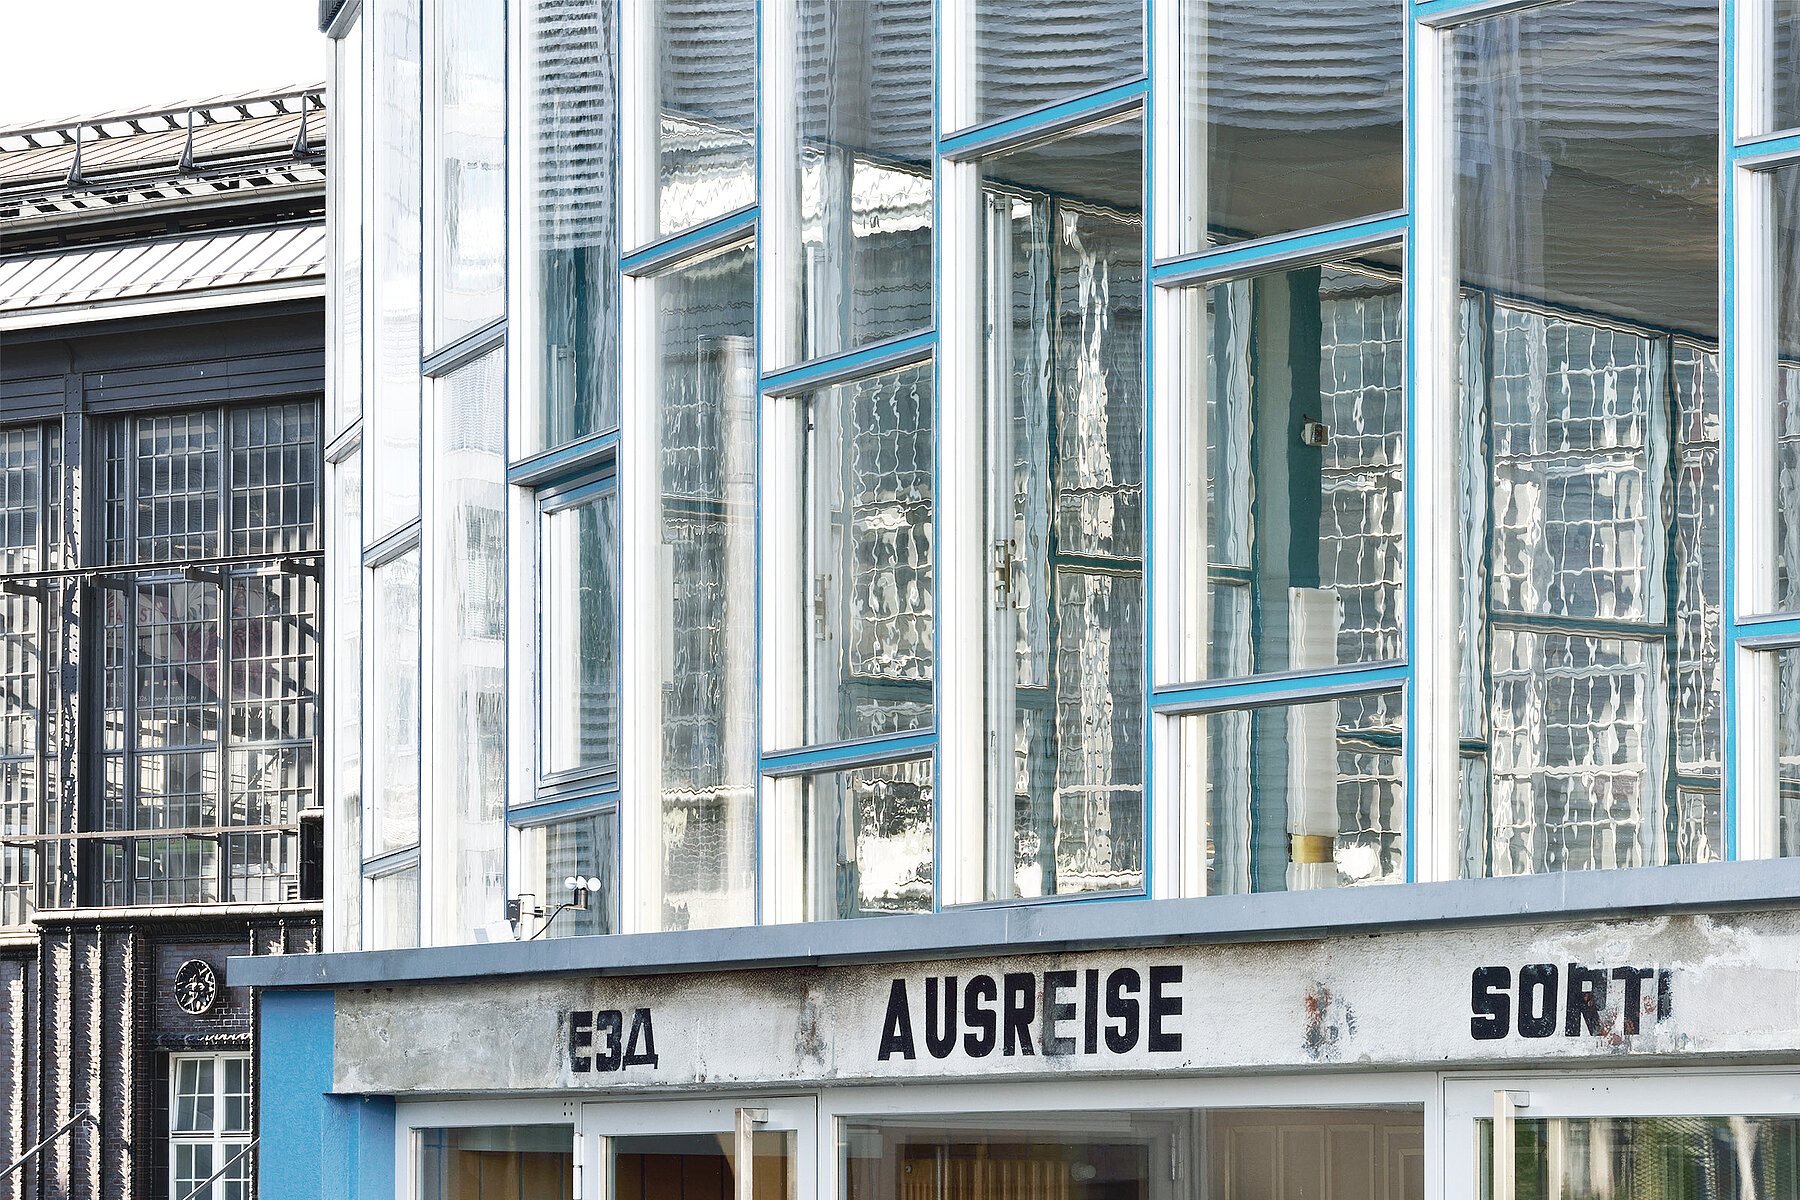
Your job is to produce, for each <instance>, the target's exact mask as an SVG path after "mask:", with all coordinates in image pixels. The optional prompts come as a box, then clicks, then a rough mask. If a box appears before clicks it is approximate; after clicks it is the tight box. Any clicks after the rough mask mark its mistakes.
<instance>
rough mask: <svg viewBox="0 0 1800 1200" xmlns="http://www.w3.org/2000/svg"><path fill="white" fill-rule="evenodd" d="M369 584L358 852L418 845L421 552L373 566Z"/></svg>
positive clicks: (365, 853)
mask: <svg viewBox="0 0 1800 1200" xmlns="http://www.w3.org/2000/svg"><path fill="white" fill-rule="evenodd" d="M370 582H371V586H370V589H369V591H370V600H371V601H372V603H371V604H370V606H369V607H370V612H369V628H370V629H371V630H372V631H373V635H374V651H375V661H374V664H373V669H372V674H373V678H372V679H371V680H370V681H369V684H370V687H369V709H370V711H369V717H370V720H371V724H370V726H369V730H368V732H369V735H370V737H371V738H372V739H373V740H372V742H371V744H370V745H369V746H368V747H367V749H368V751H369V757H370V759H371V761H372V765H373V767H374V770H375V775H374V778H373V779H372V781H371V782H372V783H373V785H374V791H375V794H374V795H372V796H370V797H369V803H368V809H367V816H366V817H365V821H366V826H365V830H364V834H363V851H362V852H363V857H364V858H373V857H375V856H376V855H378V854H386V853H388V852H389V851H393V850H401V849H405V848H406V847H408V846H416V845H418V842H419V738H420V726H419V721H420V707H419V704H420V696H419V689H420V683H419V670H420V660H419V653H420V645H419V551H418V548H417V547H415V548H413V549H411V550H408V551H407V552H406V553H405V554H402V555H401V556H400V557H399V558H396V559H395V560H394V561H393V562H390V563H386V564H384V565H383V566H380V567H377V568H376V569H375V570H374V572H373V577H372V579H371V581H370Z"/></svg>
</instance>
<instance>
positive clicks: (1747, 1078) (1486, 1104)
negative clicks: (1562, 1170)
mask: <svg viewBox="0 0 1800 1200" xmlns="http://www.w3.org/2000/svg"><path fill="white" fill-rule="evenodd" d="M1498 1104H1504V1105H1505V1107H1506V1109H1507V1111H1508V1114H1509V1116H1510V1117H1511V1118H1512V1119H1516V1120H1539V1119H1546V1118H1556V1117H1569V1118H1587V1117H1625V1118H1630V1117H1730V1116H1738V1117H1751V1116H1794V1115H1800V1073H1796V1072H1794V1071H1792V1070H1778V1069H1773V1068H1740V1069H1738V1070H1736V1071H1732V1072H1729V1073H1724V1072H1719V1071H1717V1070H1712V1071H1707V1070H1692V1071H1688V1070H1669V1071H1655V1072H1652V1071H1644V1072H1625V1071H1609V1072H1606V1073H1604V1074H1596V1075H1585V1074H1572V1073H1570V1072H1568V1071H1554V1072H1550V1071H1546V1072H1528V1073H1512V1074H1506V1075H1454V1076H1446V1077H1445V1079H1444V1085H1443V1099H1442V1111H1443V1122H1442V1130H1443V1133H1442V1143H1441V1162H1442V1175H1441V1178H1439V1180H1438V1185H1439V1188H1440V1194H1441V1195H1442V1196H1444V1197H1446V1198H1448V1197H1454V1196H1478V1195H1480V1192H1479V1190H1478V1189H1479V1187H1480V1184H1481V1179H1480V1174H1479V1172H1480V1162H1481V1147H1480V1139H1481V1122H1483V1121H1492V1120H1493V1119H1494V1115H1495V1111H1496V1105H1498Z"/></svg>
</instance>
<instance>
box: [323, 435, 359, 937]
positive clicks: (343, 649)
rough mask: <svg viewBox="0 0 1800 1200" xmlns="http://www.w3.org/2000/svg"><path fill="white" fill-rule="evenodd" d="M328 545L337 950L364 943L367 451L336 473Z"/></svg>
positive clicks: (332, 887)
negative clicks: (364, 456) (364, 518)
mask: <svg viewBox="0 0 1800 1200" xmlns="http://www.w3.org/2000/svg"><path fill="white" fill-rule="evenodd" d="M329 479H330V483H329V484H328V488H329V503H330V505H331V512H330V516H329V518H328V520H329V526H328V528H329V530H330V535H329V537H328V539H327V541H326V548H327V551H328V553H329V554H330V561H329V563H328V564H327V566H326V570H327V571H328V572H329V574H328V575H327V577H326V578H327V581H328V585H329V587H330V588H331V591H332V593H333V596H332V607H331V611H330V614H329V615H328V617H327V619H326V626H325V627H326V629H327V631H328V632H329V633H330V635H331V647H332V650H331V675H330V683H331V709H330V711H331V714H332V715H331V755H330V763H331V767H330V769H331V771H332V772H333V775H334V778H333V779H332V789H333V795H334V796H335V810H334V811H333V813H332V815H331V817H330V819H329V820H328V821H327V822H326V830H327V837H329V838H330V839H331V843H332V844H331V849H330V851H329V852H328V853H327V856H326V862H327V865H328V869H330V870H331V871H332V873H333V877H332V879H331V881H330V883H329V884H328V885H327V886H328V892H327V894H328V896H329V898H330V899H331V904H330V905H328V907H327V911H328V912H330V913H331V916H332V925H333V929H332V935H331V936H332V941H331V942H330V944H329V948H330V949H332V950H358V949H361V948H362V813H363V807H362V804H363V783H362V765H363V744H362V743H363V728H362V725H363V655H362V647H363V611H362V598H363V569H362V538H361V533H360V530H361V528H362V454H361V452H360V451H358V452H357V453H355V454H353V455H351V456H350V457H349V458H348V459H346V460H345V461H344V462H342V463H340V464H337V465H335V466H333V467H332V468H331V469H330V472H329Z"/></svg>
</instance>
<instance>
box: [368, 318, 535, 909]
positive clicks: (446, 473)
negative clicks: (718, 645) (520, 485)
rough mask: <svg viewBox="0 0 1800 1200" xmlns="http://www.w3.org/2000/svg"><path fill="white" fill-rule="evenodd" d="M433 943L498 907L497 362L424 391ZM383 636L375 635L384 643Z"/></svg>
mask: <svg viewBox="0 0 1800 1200" xmlns="http://www.w3.org/2000/svg"><path fill="white" fill-rule="evenodd" d="M433 391H434V392H435V395H434V397H433V408H434V415H435V418H436V419H435V420H434V421H433V422H432V437H433V441H434V443H435V444H434V445H433V447H432V464H433V465H432V484H433V488H434V490H435V491H436V493H437V494H436V497H435V503H434V504H433V505H432V511H431V515H430V526H429V528H430V531H431V532H430V535H429V536H430V537H431V539H432V541H433V543H434V544H435V546H436V548H437V552H436V554H435V555H434V556H433V558H434V564H433V568H432V570H433V574H434V576H435V578H434V579H433V581H432V586H431V596H432V608H433V612H432V616H433V634H434V637H433V641H434V642H435V643H436V644H435V646H434V647H433V649H432V662H433V663H435V664H437V669H436V671H435V673H434V683H433V685H432V692H433V698H432V706H431V707H432V718H431V720H432V726H433V728H434V729H435V731H436V742H437V750H436V752H435V753H434V754H433V756H432V778H433V781H434V786H433V788H432V793H433V794H432V797H431V803H432V805H433V810H434V811H433V822H432V827H433V829H434V831H435V832H434V841H436V843H437V845H436V846H435V847H434V849H433V861H436V862H443V863H453V864H455V869H454V871H453V872H452V873H451V875H450V878H449V880H448V881H447V885H446V886H443V887H435V888H433V889H432V891H433V893H434V894H433V896H432V921H431V929H432V935H431V936H432V941H433V942H436V943H440V944H441V943H446V942H463V941H468V940H470V939H471V938H472V937H473V936H474V930H475V929H476V928H477V927H479V926H483V925H487V924H489V923H490V922H493V921H497V920H499V919H500V917H501V914H502V913H503V912H504V911H505V905H506V861H505V856H506V843H505V834H506V828H505V819H506V626H507V622H506V561H507V560H506V355H505V352H504V351H502V350H494V351H490V352H489V353H487V354H485V355H483V356H482V357H480V358H478V359H476V360H475V361H474V362H472V363H470V364H469V365H468V366H465V367H462V368H460V369H459V370H457V371H456V372H455V373H454V374H451V375H449V376H447V377H445V378H442V379H438V380H434V381H433ZM386 632H387V631H386V629H385V627H384V628H383V635H384V636H386Z"/></svg>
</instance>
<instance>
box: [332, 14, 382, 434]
mask: <svg viewBox="0 0 1800 1200" xmlns="http://www.w3.org/2000/svg"><path fill="white" fill-rule="evenodd" d="M365 28H366V27H365V26H361V25H359V26H358V27H357V28H356V29H355V30H354V31H353V32H352V33H351V34H350V35H349V36H347V37H342V38H338V39H336V40H334V41H333V42H332V43H331V46H332V52H333V53H335V54H336V55H337V63H336V67H337V69H336V71H335V72H334V73H333V75H332V77H331V86H332V95H331V133H330V135H329V137H328V139H327V142H326V154H327V158H328V160H329V164H330V165H329V168H328V170H327V174H326V187H327V189H328V192H329V195H330V199H329V200H328V201H327V202H326V203H327V211H328V212H329V214H330V217H329V219H330V221H331V222H332V224H333V233H332V238H333V253H334V254H335V255H336V259H335V261H334V262H333V264H332V266H333V268H334V269H335V270H336V271H337V284H336V286H335V287H334V288H333V289H332V292H331V299H332V303H333V304H335V305H336V306H337V310H336V311H337V328H336V329H335V330H334V331H333V336H334V337H335V338H336V339H337V366H336V370H335V372H334V374H333V377H332V385H331V387H329V388H328V389H326V403H327V405H328V406H329V409H328V411H329V417H328V420H329V424H330V437H329V438H327V440H328V441H329V440H332V439H335V438H336V437H337V435H338V434H340V433H342V432H343V431H344V430H346V429H348V428H349V427H350V425H351V424H352V423H353V422H354V421H355V420H356V419H357V418H358V417H360V416H362V410H363V403H362V393H363V377H362V372H363V284H364V279H363V240H364V237H365V236H366V234H365V229H364V211H363V189H362V183H363V170H364V163H363V154H364V148H365V147H364V139H365V138H366V137H367V132H366V126H367V114H366V113H365V112H364V111H363V99H364V96H365V95H366V92H365V89H364V86H363V68H364V64H365V59H364V57H363V36H364V30H365ZM352 213H353V214H355V216H354V217H352V216H350V215H349V214H352ZM370 215H372V214H370Z"/></svg>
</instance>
